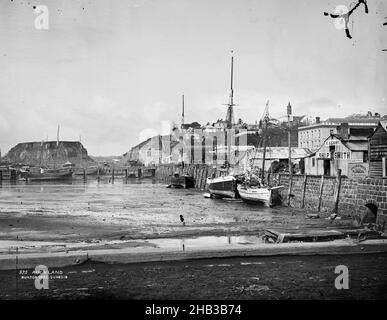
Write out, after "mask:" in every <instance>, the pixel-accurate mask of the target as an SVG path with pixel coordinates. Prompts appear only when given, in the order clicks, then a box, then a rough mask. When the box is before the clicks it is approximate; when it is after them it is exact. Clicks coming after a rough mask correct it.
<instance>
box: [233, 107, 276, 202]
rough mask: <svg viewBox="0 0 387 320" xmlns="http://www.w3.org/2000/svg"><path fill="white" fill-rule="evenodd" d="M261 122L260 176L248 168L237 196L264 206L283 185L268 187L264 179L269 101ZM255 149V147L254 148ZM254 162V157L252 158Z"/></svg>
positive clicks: (272, 199)
mask: <svg viewBox="0 0 387 320" xmlns="http://www.w3.org/2000/svg"><path fill="white" fill-rule="evenodd" d="M260 122H261V123H262V124H263V130H262V133H263V145H264V151H263V159H262V168H261V174H262V176H261V178H259V177H258V175H256V174H255V173H254V170H253V168H251V169H250V172H248V173H246V174H245V181H244V182H243V183H242V184H240V185H238V186H237V190H238V193H239V196H240V197H241V198H242V200H243V201H244V202H247V203H261V204H264V205H266V206H272V205H273V204H274V202H275V200H276V198H277V197H278V192H277V190H278V189H281V188H283V186H276V187H270V186H269V185H268V182H267V181H265V160H266V159H265V158H266V137H267V124H268V122H269V101H267V103H266V108H265V111H264V115H263V118H262V120H261V121H260ZM256 150H257V149H256ZM252 160H253V162H252V163H254V158H253V159H252Z"/></svg>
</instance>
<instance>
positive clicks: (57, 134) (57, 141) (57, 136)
mask: <svg viewBox="0 0 387 320" xmlns="http://www.w3.org/2000/svg"><path fill="white" fill-rule="evenodd" d="M58 145H59V124H58V131H57V133H56V146H58Z"/></svg>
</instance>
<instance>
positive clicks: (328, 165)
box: [324, 160, 331, 176]
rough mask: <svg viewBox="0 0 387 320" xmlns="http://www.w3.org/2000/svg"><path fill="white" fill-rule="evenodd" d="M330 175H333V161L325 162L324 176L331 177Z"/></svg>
mask: <svg viewBox="0 0 387 320" xmlns="http://www.w3.org/2000/svg"><path fill="white" fill-rule="evenodd" d="M330 175H331V161H330V160H324V176H330Z"/></svg>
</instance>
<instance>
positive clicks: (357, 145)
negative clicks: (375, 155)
mask: <svg viewBox="0 0 387 320" xmlns="http://www.w3.org/2000/svg"><path fill="white" fill-rule="evenodd" d="M332 138H336V139H337V140H339V141H340V142H341V143H342V144H343V145H344V146H345V147H347V148H348V149H349V150H351V151H367V150H368V141H367V138H366V137H362V139H359V137H356V139H351V138H350V139H343V138H342V137H341V136H340V135H338V134H331V135H330V136H329V137H328V138H326V139H325V140H324V142H323V144H322V145H321V146H320V148H318V150H317V151H316V152H315V153H317V152H318V151H319V150H321V148H322V147H324V145H325V142H326V141H328V140H329V139H332Z"/></svg>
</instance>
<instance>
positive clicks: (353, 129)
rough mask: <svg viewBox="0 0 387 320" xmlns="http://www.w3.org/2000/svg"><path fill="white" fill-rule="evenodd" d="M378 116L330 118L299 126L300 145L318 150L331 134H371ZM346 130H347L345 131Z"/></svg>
mask: <svg viewBox="0 0 387 320" xmlns="http://www.w3.org/2000/svg"><path fill="white" fill-rule="evenodd" d="M378 122H379V120H378V119H377V118H373V117H372V118H329V119H327V120H325V121H323V122H320V120H319V118H316V123H315V124H313V125H310V126H302V127H299V128H298V146H299V147H300V148H309V149H311V150H312V151H316V150H317V149H319V148H320V147H321V145H322V144H323V142H324V141H325V140H326V139H327V138H328V137H329V136H330V135H331V134H340V135H342V134H345V135H347V137H348V136H352V137H355V136H363V137H364V136H369V135H370V134H372V132H373V131H374V130H375V128H376V127H377V125H378ZM344 131H345V132H344Z"/></svg>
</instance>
